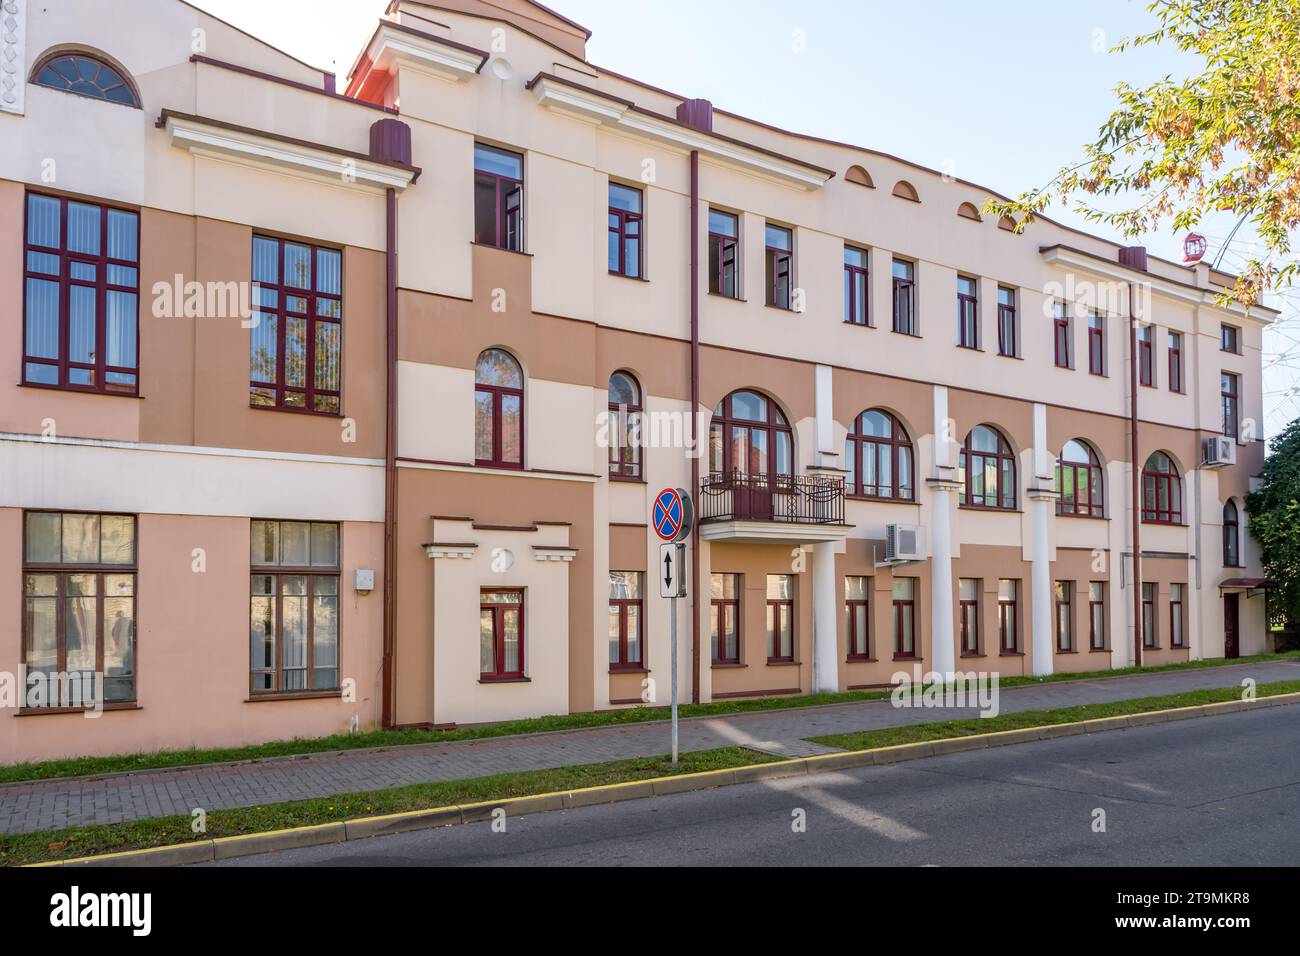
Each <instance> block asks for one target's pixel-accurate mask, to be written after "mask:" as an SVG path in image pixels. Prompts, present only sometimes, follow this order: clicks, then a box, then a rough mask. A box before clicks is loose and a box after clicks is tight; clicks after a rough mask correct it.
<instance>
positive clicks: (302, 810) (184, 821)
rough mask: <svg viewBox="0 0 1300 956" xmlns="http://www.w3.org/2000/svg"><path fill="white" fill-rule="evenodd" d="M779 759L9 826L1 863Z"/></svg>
mask: <svg viewBox="0 0 1300 956" xmlns="http://www.w3.org/2000/svg"><path fill="white" fill-rule="evenodd" d="M780 759H781V758H780V757H775V756H773V755H771V754H764V753H758V752H757V751H753V750H746V749H745V748H743V747H724V748H722V749H719V750H701V751H696V752H693V753H684V754H682V755H681V759H680V761H679V762H678V765H677V766H676V767H674V766H673V765H672V764H671V763H669V761H668V756H667V755H666V754H665V755H664V756H661V757H639V758H636V759H633V760H615V761H610V762H608V763H594V764H586V765H582V766H577V767H560V768H558V769H555V770H530V771H526V772H523V773H503V774H495V775H493V776H490V777H475V778H474V779H472V780H449V781H442V782H438V783H418V784H412V785H409V786H405V787H394V788H392V789H390V790H376V791H373V792H370V793H344V794H339V795H337V796H332V797H321V798H319V799H314V800H297V801H294V802H292V803H275V804H268V805H266V806H260V807H245V808H241V809H236V810H212V811H210V812H209V813H208V818H207V827H208V829H207V832H206V833H204V834H201V835H196V834H194V833H192V832H191V831H190V817H188V816H174V817H158V818H155V819H151V820H136V821H132V822H130V823H116V824H111V825H97V826H82V827H71V828H69V829H66V830H45V831H43V832H40V833H24V834H5V835H0V865H3V866H20V865H22V864H24V863H40V862H44V861H46V860H64V859H70V858H73V857H79V856H94V855H98V854H101V853H117V852H120V851H123V850H140V849H146V848H148V847H158V846H170V845H173V844H178V843H189V842H192V841H195V840H206V839H213V838H216V837H227V836H238V835H240V834H244V833H259V832H264V831H267V830H280V829H284V828H286V827H301V826H309V825H311V824H319V823H334V822H337V821H340V820H351V819H354V818H356V817H368V816H378V815H381V814H386V813H402V812H404V811H407V810H426V809H430V808H433V807H445V806H452V805H455V804H461V803H477V802H480V801H487V800H503V799H506V798H508V797H526V796H530V795H532V794H537V793H553V792H555V791H562V790H577V789H579V788H582V787H596V786H600V785H602V784H610V783H627V782H630V781H636V780H650V779H653V778H656V777H671V776H676V775H678V774H684V773H699V772H701V771H705V770H725V769H727V768H728V767H743V766H749V765H751V764H757V763H772V762H775V761H778V760H780Z"/></svg>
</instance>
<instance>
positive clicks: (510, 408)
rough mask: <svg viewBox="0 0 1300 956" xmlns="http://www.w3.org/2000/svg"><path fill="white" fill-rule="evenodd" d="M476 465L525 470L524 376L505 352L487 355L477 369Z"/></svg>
mask: <svg viewBox="0 0 1300 956" xmlns="http://www.w3.org/2000/svg"><path fill="white" fill-rule="evenodd" d="M474 462H475V464H478V465H490V466H492V467H494V468H522V467H523V466H524V373H523V370H522V369H520V367H519V363H518V362H516V361H515V358H514V356H513V355H511V354H510V353H509V352H504V351H502V350H501V349H488V350H487V351H485V352H484V353H483V354H482V355H480V356H479V357H478V365H477V366H476V367H475V369H474Z"/></svg>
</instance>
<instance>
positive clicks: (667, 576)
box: [659, 544, 686, 598]
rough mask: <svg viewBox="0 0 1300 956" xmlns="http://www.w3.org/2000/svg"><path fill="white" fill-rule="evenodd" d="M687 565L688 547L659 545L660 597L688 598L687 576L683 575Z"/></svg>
mask: <svg viewBox="0 0 1300 956" xmlns="http://www.w3.org/2000/svg"><path fill="white" fill-rule="evenodd" d="M685 564H686V545H684V544H661V545H659V570H660V578H659V596H660V597H666V598H679V597H686V576H685V575H684V574H683V569H684V567H685Z"/></svg>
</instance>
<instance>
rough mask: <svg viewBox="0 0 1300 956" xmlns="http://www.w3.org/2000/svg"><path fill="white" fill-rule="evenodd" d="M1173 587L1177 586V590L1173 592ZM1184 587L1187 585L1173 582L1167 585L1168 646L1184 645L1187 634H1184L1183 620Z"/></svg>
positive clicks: (1184, 623)
mask: <svg viewBox="0 0 1300 956" xmlns="http://www.w3.org/2000/svg"><path fill="white" fill-rule="evenodd" d="M1174 588H1178V591H1177V592H1175V591H1174ZM1186 588H1187V585H1185V584H1179V583H1174V584H1171V585H1169V646H1170V647H1182V646H1184V644H1185V643H1186V640H1187V634H1186V624H1187V622H1186V621H1185V620H1183V594H1184V593H1185V591H1186ZM1175 593H1177V594H1178V598H1177V600H1175V599H1174V594H1175ZM1175 625H1176V626H1175Z"/></svg>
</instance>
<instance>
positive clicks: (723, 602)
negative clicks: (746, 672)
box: [709, 571, 744, 664]
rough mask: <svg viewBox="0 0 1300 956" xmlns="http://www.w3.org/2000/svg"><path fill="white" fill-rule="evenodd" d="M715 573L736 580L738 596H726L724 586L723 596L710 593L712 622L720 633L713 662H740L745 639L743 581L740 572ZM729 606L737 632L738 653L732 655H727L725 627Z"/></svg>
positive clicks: (715, 629)
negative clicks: (742, 623)
mask: <svg viewBox="0 0 1300 956" xmlns="http://www.w3.org/2000/svg"><path fill="white" fill-rule="evenodd" d="M714 573H715V574H717V575H719V576H721V577H730V578H731V579H732V580H733V581H734V583H735V594H736V596H735V597H726V596H725V594H726V589H725V588H724V589H723V594H724V596H723V597H713V596H712V595H710V597H709V615H710V622H711V626H712V629H713V630H714V631H715V632H716V633H717V635H718V639H717V646H716V647H715V648H714V649H713V651H714V653H713V663H714V664H739V663H740V655H741V645H742V644H743V643H744V641H743V636H744V631H743V630H742V629H741V621H740V595H741V594H743V593H744V591H743V590H742V582H741V579H740V575H739V574H734V573H732V572H729V571H715V572H714ZM727 608H730V609H731V612H732V613H731V621H732V624H733V625H734V629H735V632H736V653H735V655H734V656H732V657H728V656H726V654H727V631H726V629H725V625H726V622H727V614H726V613H725V611H726V610H727Z"/></svg>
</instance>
